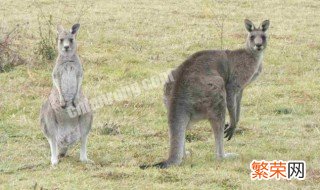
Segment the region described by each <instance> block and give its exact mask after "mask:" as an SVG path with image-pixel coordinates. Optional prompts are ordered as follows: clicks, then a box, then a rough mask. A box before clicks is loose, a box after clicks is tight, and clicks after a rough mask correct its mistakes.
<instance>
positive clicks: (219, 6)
mask: <svg viewBox="0 0 320 190" xmlns="http://www.w3.org/2000/svg"><path fill="white" fill-rule="evenodd" d="M90 2H91V1H81V2H80V1H79V2H78V3H76V1H68V2H62V1H61V2H57V1H53V0H41V1H39V3H38V4H37V6H35V5H34V2H33V1H31V0H26V1H9V0H2V1H1V2H0V19H1V23H2V24H3V23H6V24H7V25H9V26H14V25H15V24H17V23H24V22H26V21H28V22H29V23H30V24H29V28H28V30H27V32H26V33H25V34H24V36H25V37H24V38H22V40H21V43H24V44H28V48H25V50H24V51H23V52H22V53H23V54H24V57H27V58H28V60H29V64H28V65H25V66H19V67H16V68H15V69H14V70H12V71H10V72H7V73H1V74H0V81H1V82H0V84H1V86H0V114H1V116H0V174H1V175H0V189H31V188H35V189H40V188H45V189H119V188H127V189H129V188H135V189H140V188H142V189H150V188H153V189H173V188H175V189H261V188H262V187H263V188H265V189H320V180H319V170H320V165H319V147H320V141H319V133H320V132H319V131H320V128H319V121H320V115H319V107H320V103H319V102H320V88H319V71H320V66H319V65H320V64H319V59H320V46H319V40H320V35H318V33H319V29H320V25H319V21H318V19H317V18H318V13H319V9H320V3H319V2H318V1H317V0H307V1H303V2H302V1H300V0H284V1H276V0H268V1H261V2H257V1H253V0H248V1H235V0H228V3H221V1H218V0H217V1H215V0H214V1H211V0H203V1H192V0H186V1H175V0H167V1H160V0H156V1H152V2H151V1H147V0H137V1H133V0H120V1H117V2H111V1H103V0H96V1H92V3H90ZM37 7H41V9H42V10H43V11H44V12H48V14H49V13H51V14H52V15H53V16H54V22H57V23H58V22H59V21H62V23H63V24H64V25H68V26H71V25H72V24H73V23H75V22H77V21H78V20H79V18H80V23H81V29H80V33H79V36H78V41H79V53H80V55H81V57H82V60H83V65H84V69H85V79H84V84H83V87H84V90H85V92H86V94H87V95H88V96H89V97H90V98H93V97H96V96H98V95H101V94H104V93H107V92H110V91H112V90H114V89H116V88H118V87H120V86H122V85H127V84H131V83H133V82H136V81H138V82H139V81H141V80H143V79H145V78H148V77H150V76H153V75H154V74H157V73H160V72H163V71H166V70H167V69H168V68H171V67H175V66H177V65H179V64H180V63H181V62H182V61H183V60H184V59H186V57H187V56H188V55H190V54H192V53H194V52H196V51H199V50H203V49H219V48H220V40H219V35H220V34H219V30H218V28H217V27H216V25H215V24H214V20H213V18H214V16H215V15H216V14H220V13H221V11H222V12H226V13H229V15H228V16H227V18H226V21H225V34H224V38H225V41H224V46H225V47H224V48H228V49H236V48H239V47H241V46H242V44H243V43H244V36H245V29H244V26H243V19H244V18H250V19H252V20H253V21H254V22H255V23H257V22H261V21H262V20H263V19H266V18H268V19H270V21H271V28H270V42H269V47H268V50H267V52H266V55H265V62H264V71H263V74H262V76H261V77H260V78H259V79H258V80H257V81H256V82H255V83H254V84H252V85H251V86H250V87H248V88H247V89H246V91H245V94H244V100H243V105H242V108H243V112H242V117H241V121H240V126H239V128H240V129H242V131H241V132H239V133H237V134H236V136H235V137H234V139H232V140H231V141H229V142H226V143H225V149H226V151H227V152H236V153H239V154H240V158H238V159H235V160H226V161H222V162H218V161H216V160H215V158H214V154H213V150H214V148H213V147H214V141H213V138H212V134H211V130H210V127H209V124H208V123H207V122H201V123H198V124H197V125H196V126H195V127H194V128H193V129H192V130H191V131H189V132H188V139H189V140H188V141H189V142H188V143H187V149H189V150H190V151H191V152H192V153H193V154H192V156H191V157H190V158H188V159H187V160H185V162H184V163H183V165H182V166H181V167H174V168H170V169H168V170H157V169H149V170H140V169H139V167H138V166H139V164H142V163H151V162H155V161H160V160H162V159H164V158H165V156H166V154H167V148H168V134H167V118H166V112H165V108H164V106H163V105H162V89H161V88H157V89H155V90H152V91H149V92H145V93H143V94H142V95H141V96H139V97H137V98H135V99H129V100H127V101H126V102H119V103H116V104H114V105H112V106H107V107H104V108H102V109H100V110H98V111H97V112H96V113H95V118H94V123H93V130H92V133H91V135H90V137H89V144H88V146H89V147H88V151H89V158H91V159H92V160H94V161H95V164H91V165H84V164H82V163H80V162H78V156H79V153H78V149H79V147H78V146H76V147H75V148H73V149H72V150H71V151H70V156H69V157H67V158H65V159H63V160H61V162H60V163H59V165H58V167H57V168H56V169H53V168H51V167H50V162H49V158H50V152H49V146H48V143H47V141H46V139H45V138H44V136H43V134H42V132H41V130H40V128H39V120H38V117H39V109H40V106H41V103H42V102H43V101H44V100H45V98H46V97H47V96H48V93H49V91H50V88H51V86H52V82H51V79H50V75H51V71H52V68H53V63H52V62H42V61H41V60H38V59H37V58H36V57H35V55H34V49H36V44H37V41H38V40H39V35H38V33H37V30H38V23H37V15H38V14H39V8H37ZM235 7H236V8H235ZM81 10H83V11H82V12H83V13H84V14H82V13H81V14H80V12H81ZM106 123H112V124H110V126H114V127H116V128H119V132H117V133H115V134H112V135H110V134H109V133H105V132H101V131H102V130H101V127H102V126H104V125H105V124H106ZM253 159H257V160H261V159H265V160H293V159H298V160H305V161H306V163H307V179H306V180H305V181H295V180H293V181H284V180H281V181H275V180H272V181H251V180H250V168H249V164H250V162H251V161H252V160H253Z"/></svg>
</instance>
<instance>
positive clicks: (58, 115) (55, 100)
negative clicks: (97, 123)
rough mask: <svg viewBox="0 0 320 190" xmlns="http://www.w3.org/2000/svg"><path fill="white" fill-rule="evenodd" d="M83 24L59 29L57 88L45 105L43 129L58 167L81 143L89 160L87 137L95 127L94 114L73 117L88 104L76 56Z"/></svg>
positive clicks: (82, 157) (83, 157)
mask: <svg viewBox="0 0 320 190" xmlns="http://www.w3.org/2000/svg"><path fill="white" fill-rule="evenodd" d="M79 27H80V25H79V24H75V25H73V26H72V29H71V31H70V32H69V31H66V30H64V29H63V27H62V26H61V25H59V26H58V28H57V29H58V51H59V56H58V58H57V60H56V65H55V67H54V69H53V72H52V80H53V88H52V90H51V93H50V96H49V98H48V100H47V101H46V102H45V103H44V104H43V105H42V108H41V113H40V118H41V127H42V130H43V132H44V134H45V136H46V137H47V139H48V142H49V144H50V148H51V164H52V165H56V164H58V161H59V160H58V156H59V157H64V156H65V155H66V153H67V150H68V148H69V147H70V146H71V145H72V144H74V143H75V142H77V141H78V140H81V150H80V160H81V161H84V162H86V161H89V160H88V158H87V148H86V144H87V135H88V134H89V131H90V129H91V125H92V113H91V112H89V113H86V114H83V115H80V116H76V117H71V116H70V114H69V113H70V112H68V111H69V110H70V109H75V108H76V107H77V105H78V104H79V102H86V103H87V104H88V100H87V98H86V97H85V96H84V95H83V94H82V90H81V83H82V79H83V69H82V66H81V63H80V59H79V56H78V55H77V53H76V50H77V44H76V35H77V32H78V29H79Z"/></svg>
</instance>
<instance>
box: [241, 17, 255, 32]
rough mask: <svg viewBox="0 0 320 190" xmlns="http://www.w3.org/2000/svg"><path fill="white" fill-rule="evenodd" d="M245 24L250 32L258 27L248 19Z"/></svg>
mask: <svg viewBox="0 0 320 190" xmlns="http://www.w3.org/2000/svg"><path fill="white" fill-rule="evenodd" d="M244 25H245V26H246V29H247V30H248V32H252V31H253V30H254V29H256V27H255V26H254V24H253V23H252V22H251V21H250V20H248V19H244Z"/></svg>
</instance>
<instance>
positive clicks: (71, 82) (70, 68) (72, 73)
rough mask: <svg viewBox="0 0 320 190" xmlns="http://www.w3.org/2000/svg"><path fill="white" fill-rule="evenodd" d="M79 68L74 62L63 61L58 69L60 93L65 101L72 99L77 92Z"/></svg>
mask: <svg viewBox="0 0 320 190" xmlns="http://www.w3.org/2000/svg"><path fill="white" fill-rule="evenodd" d="M78 73H79V69H78V68H77V67H76V65H75V63H74V62H66V63H63V65H62V67H60V69H59V70H58V75H59V76H60V80H61V81H60V82H61V83H60V84H61V94H62V96H63V98H64V100H65V101H67V102H68V101H72V100H73V99H74V97H75V96H76V94H77V90H78V81H77V76H78Z"/></svg>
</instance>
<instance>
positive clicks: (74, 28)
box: [71, 23, 80, 34]
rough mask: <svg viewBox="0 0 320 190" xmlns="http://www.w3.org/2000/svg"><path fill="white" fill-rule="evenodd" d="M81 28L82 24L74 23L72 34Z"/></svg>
mask: <svg viewBox="0 0 320 190" xmlns="http://www.w3.org/2000/svg"><path fill="white" fill-rule="evenodd" d="M79 28H80V24H78V23H77V24H74V25H73V26H72V28H71V34H76V33H77V32H78V30H79Z"/></svg>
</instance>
